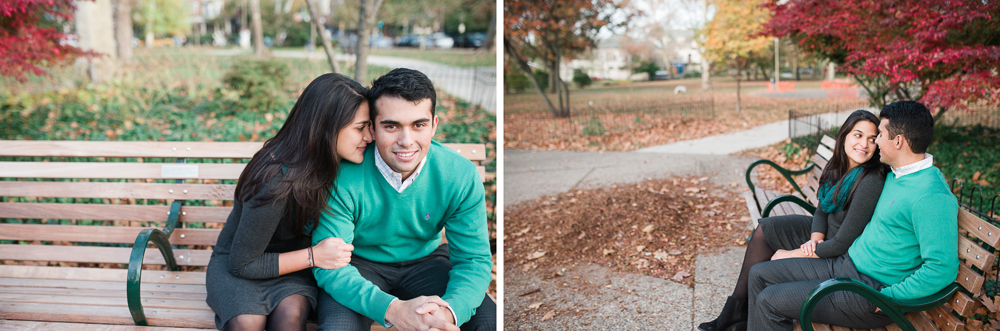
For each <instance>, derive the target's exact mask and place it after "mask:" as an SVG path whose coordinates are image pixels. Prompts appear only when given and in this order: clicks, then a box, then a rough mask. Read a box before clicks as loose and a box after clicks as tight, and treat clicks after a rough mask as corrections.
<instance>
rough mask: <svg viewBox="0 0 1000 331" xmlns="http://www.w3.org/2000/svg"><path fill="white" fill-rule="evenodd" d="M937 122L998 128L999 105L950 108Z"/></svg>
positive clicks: (999, 126) (999, 119)
mask: <svg viewBox="0 0 1000 331" xmlns="http://www.w3.org/2000/svg"><path fill="white" fill-rule="evenodd" d="M938 123H940V124H944V125H951V126H976V125H981V126H984V127H989V128H994V129H1000V105H990V104H978V105H970V106H969V107H968V109H965V110H963V109H958V108H955V109H950V110H948V112H946V113H944V115H943V116H942V117H941V118H940V119H939V120H938Z"/></svg>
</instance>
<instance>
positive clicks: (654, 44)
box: [560, 30, 702, 80]
mask: <svg viewBox="0 0 1000 331" xmlns="http://www.w3.org/2000/svg"><path fill="white" fill-rule="evenodd" d="M694 36H695V33H694V31H693V30H670V31H669V34H667V35H666V36H664V37H662V38H659V39H649V40H634V41H633V42H638V43H642V44H645V45H644V47H643V48H645V49H647V50H648V52H646V53H648V54H649V55H648V56H649V58H652V59H653V60H654V61H656V63H657V64H658V65H659V66H661V67H662V68H663V69H664V70H666V71H669V72H670V76H671V77H677V76H678V75H680V74H682V73H684V72H685V71H687V70H690V69H691V68H697V67H698V65H700V64H701V61H702V57H701V53H700V52H699V51H698V44H697V43H695V40H694ZM627 42H628V38H627V37H623V36H612V37H610V38H607V39H604V40H601V41H599V42H598V43H597V48H595V49H592V50H591V51H590V52H589V53H587V54H583V55H581V56H580V57H579V58H578V59H575V60H572V61H570V62H569V63H568V65H564V66H563V69H562V70H561V71H562V72H561V73H560V76H561V77H562V78H563V79H564V80H569V79H572V77H573V70H574V69H581V70H584V71H586V72H587V74H589V75H590V76H591V77H594V78H597V79H611V80H628V79H629V77H631V78H632V80H645V79H649V78H650V77H646V74H644V73H643V74H632V73H630V71H629V69H628V68H629V61H630V59H629V53H628V51H627V50H626V47H625V44H626V43H627ZM649 58H644V57H640V58H636V57H634V56H633V58H632V59H631V65H632V66H633V67H635V66H638V64H639V62H641V61H644V60H647V59H649Z"/></svg>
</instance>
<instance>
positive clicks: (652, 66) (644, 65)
mask: <svg viewBox="0 0 1000 331" xmlns="http://www.w3.org/2000/svg"><path fill="white" fill-rule="evenodd" d="M659 70H660V66H658V65H656V63H655V62H653V61H642V62H641V63H639V66H638V67H635V69H633V70H632V72H634V73H637V74H638V73H642V72H645V73H647V74H649V79H653V76H656V72H657V71H659Z"/></svg>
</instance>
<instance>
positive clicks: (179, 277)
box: [0, 248, 205, 285]
mask: <svg viewBox="0 0 1000 331" xmlns="http://www.w3.org/2000/svg"><path fill="white" fill-rule="evenodd" d="M153 249H154V250H155V248H153ZM0 277H7V278H24V279H56V280H58V279H66V280H87V281H111V282H121V283H122V284H124V283H125V281H126V280H127V278H128V270H125V269H107V268H65V267H48V266H27V265H0ZM142 283H143V284H146V283H151V284H187V285H205V272H201V271H165V270H143V271H142Z"/></svg>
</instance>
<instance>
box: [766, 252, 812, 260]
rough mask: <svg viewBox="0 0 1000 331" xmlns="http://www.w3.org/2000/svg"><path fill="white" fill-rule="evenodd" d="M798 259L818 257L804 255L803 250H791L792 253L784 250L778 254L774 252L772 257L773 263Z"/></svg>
mask: <svg viewBox="0 0 1000 331" xmlns="http://www.w3.org/2000/svg"><path fill="white" fill-rule="evenodd" d="M797 257H812V258H816V257H818V256H816V255H805V254H804V253H802V250H801V249H796V250H790V251H788V250H784V249H779V250H778V251H777V252H774V256H771V261H774V260H781V259H791V258H797Z"/></svg>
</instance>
